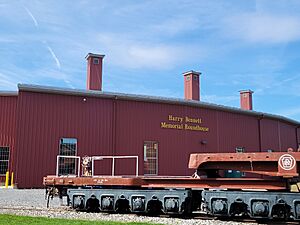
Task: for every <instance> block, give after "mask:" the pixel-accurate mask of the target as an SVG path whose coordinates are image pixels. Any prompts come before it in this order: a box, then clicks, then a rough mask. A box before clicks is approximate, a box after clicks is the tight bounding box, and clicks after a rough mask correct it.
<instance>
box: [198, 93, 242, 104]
mask: <svg viewBox="0 0 300 225" xmlns="http://www.w3.org/2000/svg"><path fill="white" fill-rule="evenodd" d="M238 100H239V95H238V94H237V95H231V96H230V95H229V96H218V95H201V101H204V102H212V103H216V104H228V103H230V102H236V101H238Z"/></svg>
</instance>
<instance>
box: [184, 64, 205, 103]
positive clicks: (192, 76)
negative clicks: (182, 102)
mask: <svg viewBox="0 0 300 225" xmlns="http://www.w3.org/2000/svg"><path fill="white" fill-rule="evenodd" d="M200 75H201V73H200V72H196V71H193V70H191V71H188V72H185V73H183V76H184V99H186V100H196V101H200V85H199V84H200Z"/></svg>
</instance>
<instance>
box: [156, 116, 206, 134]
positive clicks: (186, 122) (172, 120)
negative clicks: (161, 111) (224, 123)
mask: <svg viewBox="0 0 300 225" xmlns="http://www.w3.org/2000/svg"><path fill="white" fill-rule="evenodd" d="M160 127H161V128H163V129H176V130H190V131H201V132H208V131H209V128H208V127H205V126H203V125H202V118H193V117H189V116H174V115H168V121H167V122H160Z"/></svg>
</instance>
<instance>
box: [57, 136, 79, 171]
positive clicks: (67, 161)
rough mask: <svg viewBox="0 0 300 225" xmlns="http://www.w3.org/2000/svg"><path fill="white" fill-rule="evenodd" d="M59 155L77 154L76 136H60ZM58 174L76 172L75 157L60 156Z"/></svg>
mask: <svg viewBox="0 0 300 225" xmlns="http://www.w3.org/2000/svg"><path fill="white" fill-rule="evenodd" d="M59 155H61V156H76V155H77V139H76V138H61V139H60V143H59ZM58 165H59V167H58V174H59V175H73V174H76V159H72V158H60V159H59V162H58Z"/></svg>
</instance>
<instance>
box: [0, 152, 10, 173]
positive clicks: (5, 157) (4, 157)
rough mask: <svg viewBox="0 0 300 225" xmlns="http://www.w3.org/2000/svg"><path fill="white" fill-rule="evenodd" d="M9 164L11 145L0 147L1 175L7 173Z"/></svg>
mask: <svg viewBox="0 0 300 225" xmlns="http://www.w3.org/2000/svg"><path fill="white" fill-rule="evenodd" d="M8 165H9V147H0V175H5V174H6V172H7V171H8Z"/></svg>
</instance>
